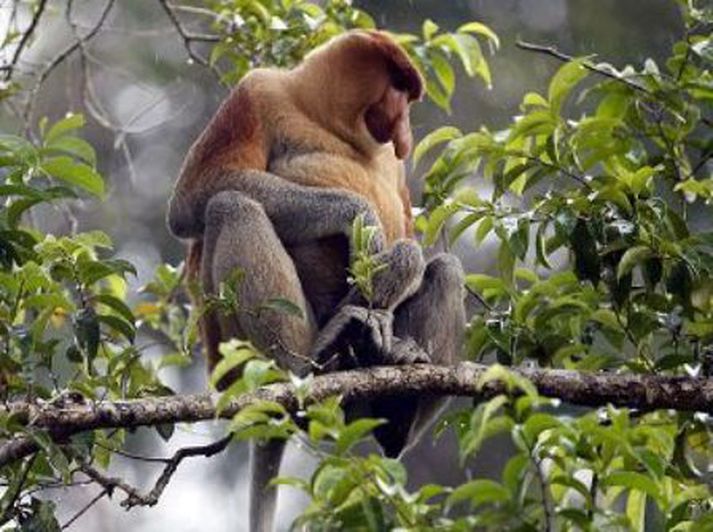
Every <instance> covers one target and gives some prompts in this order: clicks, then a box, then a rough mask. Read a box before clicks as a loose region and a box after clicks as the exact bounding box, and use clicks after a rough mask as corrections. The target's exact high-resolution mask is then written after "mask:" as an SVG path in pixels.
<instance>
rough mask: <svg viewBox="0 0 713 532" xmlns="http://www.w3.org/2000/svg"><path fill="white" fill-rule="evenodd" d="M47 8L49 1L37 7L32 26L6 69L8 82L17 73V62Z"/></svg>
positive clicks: (31, 22)
mask: <svg viewBox="0 0 713 532" xmlns="http://www.w3.org/2000/svg"><path fill="white" fill-rule="evenodd" d="M46 6H47V0H40V3H39V4H38V5H37V10H35V13H34V15H33V16H32V20H31V21H30V25H29V26H28V27H27V30H25V32H24V33H23V34H22V37H21V38H20V42H19V43H18V45H17V48H16V49H15V53H14V54H13V56H12V60H11V61H10V64H9V65H6V66H5V67H4V69H5V80H6V81H7V80H9V79H10V78H11V77H12V74H13V72H14V71H15V67H16V66H17V62H18V61H19V60H20V56H21V55H22V52H23V50H24V49H25V46H27V43H28V42H29V41H30V37H31V36H32V34H33V33H34V31H35V28H36V27H37V23H38V22H39V21H40V17H41V16H42V13H43V12H44V10H45V7H46Z"/></svg>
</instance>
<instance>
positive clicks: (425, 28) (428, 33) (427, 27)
mask: <svg viewBox="0 0 713 532" xmlns="http://www.w3.org/2000/svg"><path fill="white" fill-rule="evenodd" d="M421 33H422V34H423V40H424V41H430V40H431V38H432V37H433V36H434V35H435V34H436V33H438V24H436V23H435V22H433V21H432V20H431V19H429V18H427V19H426V20H424V21H423V24H422V26H421Z"/></svg>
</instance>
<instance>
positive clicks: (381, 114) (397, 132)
mask: <svg viewBox="0 0 713 532" xmlns="http://www.w3.org/2000/svg"><path fill="white" fill-rule="evenodd" d="M364 124H365V125H366V128H367V130H368V131H369V134H370V135H371V136H372V138H373V139H374V140H375V141H376V142H378V143H380V144H384V143H386V142H389V141H392V142H393V143H394V151H395V153H396V157H398V158H399V159H404V158H405V157H406V156H407V155H408V154H409V152H410V151H411V145H412V144H413V136H412V135H411V122H410V120H409V96H408V93H407V92H404V91H400V90H397V89H395V88H394V87H393V86H391V85H389V86H388V87H386V90H385V91H384V95H383V96H382V97H381V99H380V100H379V101H378V102H376V103H374V104H372V105H370V106H369V107H368V108H367V109H366V112H365V113H364Z"/></svg>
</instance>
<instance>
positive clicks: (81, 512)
mask: <svg viewBox="0 0 713 532" xmlns="http://www.w3.org/2000/svg"><path fill="white" fill-rule="evenodd" d="M107 494H109V490H107V489H106V488H105V489H103V490H101V491H100V492H99V493H98V494H97V495H95V496H94V498H92V500H90V501H89V502H88V503H87V504H85V505H84V506H83V507H82V509H81V510H79V511H78V512H77V513H76V514H74V515H73V516H72V517H71V518H70V519H69V521H67V522H66V523H65V524H63V525H62V530H66V529H68V528H69V527H70V526H72V524H73V523H74V522H75V521H76V520H77V519H79V518H80V517H82V516H83V515H84V514H85V513H87V512H88V511H89V509H90V508H91V507H92V506H94V505H95V504H96V503H98V502H99V501H100V500H101V499H102V498H104V496H105V495H107Z"/></svg>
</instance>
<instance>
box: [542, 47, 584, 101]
mask: <svg viewBox="0 0 713 532" xmlns="http://www.w3.org/2000/svg"><path fill="white" fill-rule="evenodd" d="M584 62H585V59H582V58H580V59H574V60H572V61H569V62H567V63H565V64H564V65H562V67H560V69H559V70H558V71H557V73H556V74H555V75H554V76H552V79H551V80H550V86H549V88H548V89H547V99H548V100H549V102H550V107H551V108H552V112H553V113H557V114H558V113H559V112H560V110H561V108H562V104H563V103H564V100H565V98H567V95H568V94H569V93H570V91H571V90H572V89H573V88H574V87H575V85H577V83H579V82H580V81H582V80H583V79H584V78H585V77H587V70H586V69H585V68H584Z"/></svg>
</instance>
